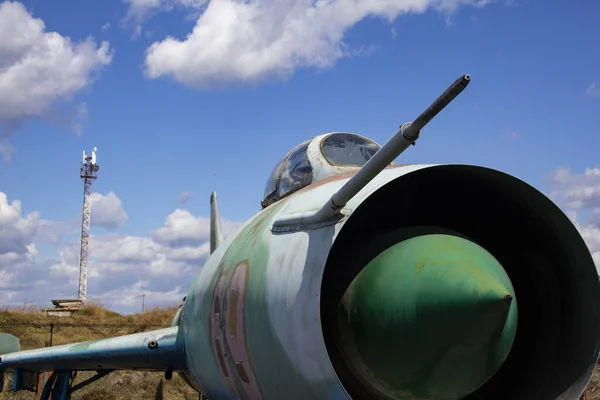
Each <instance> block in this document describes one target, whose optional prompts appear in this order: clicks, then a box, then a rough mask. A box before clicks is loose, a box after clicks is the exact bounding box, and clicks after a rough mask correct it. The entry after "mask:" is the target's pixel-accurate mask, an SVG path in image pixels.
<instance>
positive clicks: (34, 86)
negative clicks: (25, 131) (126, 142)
mask: <svg viewBox="0 0 600 400" xmlns="http://www.w3.org/2000/svg"><path fill="white" fill-rule="evenodd" d="M111 60H112V53H111V51H110V50H109V44H108V42H102V43H101V44H100V45H99V46H98V45H97V44H96V43H95V42H94V41H93V40H92V39H91V38H87V39H86V40H84V41H82V42H80V43H73V42H72V41H71V39H70V38H68V37H65V36H61V35H60V34H59V33H57V32H46V31H45V24H44V22H43V21H42V20H41V19H39V18H34V17H32V15H31V14H29V12H28V11H27V9H26V8H25V6H23V4H21V3H19V2H13V1H4V2H2V3H0V128H1V129H0V153H1V154H4V156H5V158H8V157H9V155H10V152H11V151H12V150H11V147H10V146H9V145H8V142H7V139H8V136H10V134H11V133H12V132H13V131H14V130H15V129H17V128H18V127H19V126H20V124H21V122H22V121H23V120H24V119H26V118H31V117H41V118H50V119H52V116H51V115H52V113H53V112H55V111H56V110H55V108H56V107H59V106H60V105H61V103H65V102H68V101H69V100H71V99H72V97H73V96H74V95H75V94H76V93H78V92H79V91H81V90H82V89H83V88H85V87H87V86H88V85H89V84H90V83H91V82H92V81H94V79H95V77H96V74H95V73H96V72H98V71H99V70H100V69H101V68H102V67H104V66H106V65H108V64H110V62H111ZM85 113H86V114H87V110H86V112H85ZM76 114H77V115H78V116H80V114H81V110H79V112H78V113H76ZM74 129H75V130H76V131H77V130H79V131H80V129H81V128H80V123H78V122H75V126H74Z"/></svg>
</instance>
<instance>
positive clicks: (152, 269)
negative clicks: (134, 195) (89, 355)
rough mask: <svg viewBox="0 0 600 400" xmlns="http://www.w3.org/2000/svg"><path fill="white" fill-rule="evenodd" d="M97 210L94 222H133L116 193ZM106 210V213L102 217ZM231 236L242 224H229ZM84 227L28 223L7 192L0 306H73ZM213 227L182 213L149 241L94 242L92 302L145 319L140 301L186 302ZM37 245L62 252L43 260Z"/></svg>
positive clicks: (0, 217) (2, 197)
mask: <svg viewBox="0 0 600 400" xmlns="http://www.w3.org/2000/svg"><path fill="white" fill-rule="evenodd" d="M97 199H100V200H101V201H98V200H95V203H94V204H93V205H92V219H93V218H94V215H95V214H99V215H100V216H101V218H100V221H102V222H103V224H104V226H109V227H115V226H118V225H119V224H122V223H123V221H126V219H127V217H126V215H127V214H125V213H124V211H123V208H122V204H121V201H120V200H119V199H118V197H117V196H116V195H115V194H114V193H112V192H109V193H108V194H107V195H99V197H97ZM101 210H102V211H101ZM221 222H222V225H223V233H224V236H226V237H227V236H228V235H230V234H231V233H232V232H233V231H234V230H235V229H236V228H237V227H239V226H240V224H241V223H239V222H233V221H228V220H227V219H224V218H222V221H221ZM79 229H81V221H80V220H76V219H75V218H74V219H73V220H69V221H48V220H41V219H40V216H39V214H38V213H37V212H34V213H31V214H28V215H23V214H22V212H21V203H20V202H19V201H18V200H12V201H9V199H8V197H7V196H6V194H4V193H2V192H0V303H1V304H6V305H11V304H12V305H18V304H22V303H23V302H33V303H36V304H38V305H41V306H48V305H49V301H50V300H51V299H55V298H74V297H75V296H76V295H77V285H78V278H79V251H80V241H79V237H78V236H77V237H74V238H72V239H68V240H67V241H63V238H64V236H66V235H68V234H70V233H75V232H79ZM208 232H209V219H208V218H203V217H198V216H195V215H193V214H192V213H190V212H189V211H188V210H184V209H177V210H175V211H174V212H173V213H171V214H170V215H168V216H167V217H166V218H165V221H164V224H163V226H162V227H159V228H158V229H155V230H154V231H152V232H151V233H150V235H148V236H133V235H125V234H121V233H117V232H109V233H105V234H94V233H93V234H92V235H91V237H90V252H89V265H88V268H89V270H88V279H89V282H88V297H89V298H99V299H100V301H101V302H102V303H103V304H104V305H106V306H109V307H111V308H113V309H114V310H116V311H118V312H135V311H138V309H137V307H138V306H139V303H140V299H139V297H136V296H139V295H140V294H141V293H145V294H146V302H147V304H149V305H152V304H153V305H171V304H174V303H177V302H180V301H181V298H182V297H183V296H184V295H185V293H186V292H187V290H188V288H189V284H190V282H191V281H192V280H193V278H194V276H195V275H196V273H197V272H198V270H199V269H200V268H201V266H202V265H203V264H204V262H205V261H206V259H207V257H208V255H209V243H208ZM37 240H50V241H51V242H52V243H54V244H55V245H56V249H57V253H56V255H54V256H50V257H49V256H48V255H44V256H43V257H40V256H39V254H38V251H37V249H36V247H35V243H34V242H36V241H37Z"/></svg>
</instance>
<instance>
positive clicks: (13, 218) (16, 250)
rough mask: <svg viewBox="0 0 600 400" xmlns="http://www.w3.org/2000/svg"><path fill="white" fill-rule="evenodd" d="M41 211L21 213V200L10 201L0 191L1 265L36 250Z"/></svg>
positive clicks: (19, 258) (26, 255)
mask: <svg viewBox="0 0 600 400" xmlns="http://www.w3.org/2000/svg"><path fill="white" fill-rule="evenodd" d="M38 224H39V213H37V212H32V213H30V214H28V215H27V216H25V217H23V216H22V215H21V202H20V201H19V200H13V201H12V202H9V201H8V196H7V195H6V194H5V193H3V192H0V266H2V265H5V262H16V261H18V260H21V259H22V257H28V256H30V255H32V254H33V253H34V252H35V247H31V246H33V237H34V236H35V234H36V232H37V227H38Z"/></svg>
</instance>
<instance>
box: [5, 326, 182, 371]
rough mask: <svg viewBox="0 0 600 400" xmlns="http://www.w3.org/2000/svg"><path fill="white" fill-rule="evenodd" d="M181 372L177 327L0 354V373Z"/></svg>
mask: <svg viewBox="0 0 600 400" xmlns="http://www.w3.org/2000/svg"><path fill="white" fill-rule="evenodd" d="M124 369H127V370H140V371H167V370H170V371H183V370H184V369H185V348H184V346H183V339H182V338H181V335H179V327H178V326H172V327H169V328H164V329H158V330H155V331H149V332H141V333H134V334H131V335H126V336H117V337H114V338H110V339H101V340H95V341H90V342H82V343H74V344H67V345H63V346H54V347H46V348H42V349H36V350H24V351H17V352H14V353H9V354H4V355H0V372H2V371H7V370H13V371H14V370H24V371H31V372H42V371H56V370H72V371H86V370H124Z"/></svg>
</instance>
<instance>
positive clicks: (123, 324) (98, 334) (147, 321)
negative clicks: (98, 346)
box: [0, 301, 198, 400]
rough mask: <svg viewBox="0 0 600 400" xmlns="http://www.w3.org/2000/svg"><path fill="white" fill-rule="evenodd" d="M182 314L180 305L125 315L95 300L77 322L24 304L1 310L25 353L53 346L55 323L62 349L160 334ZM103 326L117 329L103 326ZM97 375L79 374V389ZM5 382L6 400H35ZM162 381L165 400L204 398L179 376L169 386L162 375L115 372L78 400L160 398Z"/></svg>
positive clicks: (2, 328) (1, 328)
mask: <svg viewBox="0 0 600 400" xmlns="http://www.w3.org/2000/svg"><path fill="white" fill-rule="evenodd" d="M176 311H177V306H173V307H168V308H155V309H152V310H148V311H146V312H144V313H139V314H133V315H119V314H117V313H114V312H112V311H109V310H107V309H105V308H103V307H102V306H101V305H100V304H99V303H98V302H93V301H92V302H90V303H88V304H87V305H86V306H85V308H84V309H83V310H81V311H80V312H78V313H76V314H74V315H73V316H71V317H46V316H44V314H43V313H42V312H41V310H40V309H38V308H37V307H35V306H31V305H24V306H22V307H20V308H12V309H7V308H4V309H0V332H6V333H10V334H13V335H15V336H17V337H18V338H19V340H20V341H21V348H22V349H23V350H27V349H34V348H40V347H45V346H46V345H47V344H48V342H49V340H50V323H54V324H55V327H54V330H53V334H52V344H53V345H54V346H56V345H61V344H68V343H74V342H82V341H87V340H95V339H103V338H107V337H113V336H119V335H127V334H130V333H135V332H143V331H149V330H153V329H158V328H160V327H161V326H168V325H169V324H170V323H171V320H172V319H173V316H174V315H175V312H176ZM28 324H29V325H33V324H44V325H45V326H40V327H37V326H26V325H28ZM60 324H82V325H85V324H94V325H96V326H60ZM103 324H107V325H114V326H108V327H104V326H97V325H103ZM24 325H25V326H24ZM128 325H130V326H128ZM131 325H133V326H131ZM92 375H94V373H93V372H79V373H78V374H77V378H76V380H75V384H77V383H79V382H82V381H84V380H86V379H87V378H89V377H91V376H92ZM5 380H6V382H5V385H4V388H5V392H4V393H0V400H5V399H15V400H16V399H19V400H26V399H27V400H33V399H35V394H34V393H32V392H27V391H21V392H16V393H10V392H6V390H8V389H10V388H12V375H10V374H8V373H7V374H6V378H5ZM161 381H162V390H163V394H164V399H169V400H170V399H173V400H175V399H186V400H187V399H190V400H191V399H194V400H195V399H198V393H197V392H196V391H195V390H193V389H191V388H190V387H188V386H187V385H186V384H185V383H184V382H183V380H182V379H181V378H179V376H178V375H176V374H174V375H173V379H172V380H170V381H167V380H165V379H163V374H162V373H159V372H134V371H115V372H113V373H111V374H109V375H108V376H106V377H104V378H102V379H100V380H98V381H96V382H93V383H91V384H89V385H88V386H86V387H85V388H83V389H81V390H78V391H76V392H75V393H73V396H72V398H73V400H76V399H86V400H117V399H127V400H141V399H154V398H155V395H156V392H157V390H160V388H159V384H160V382H161Z"/></svg>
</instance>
